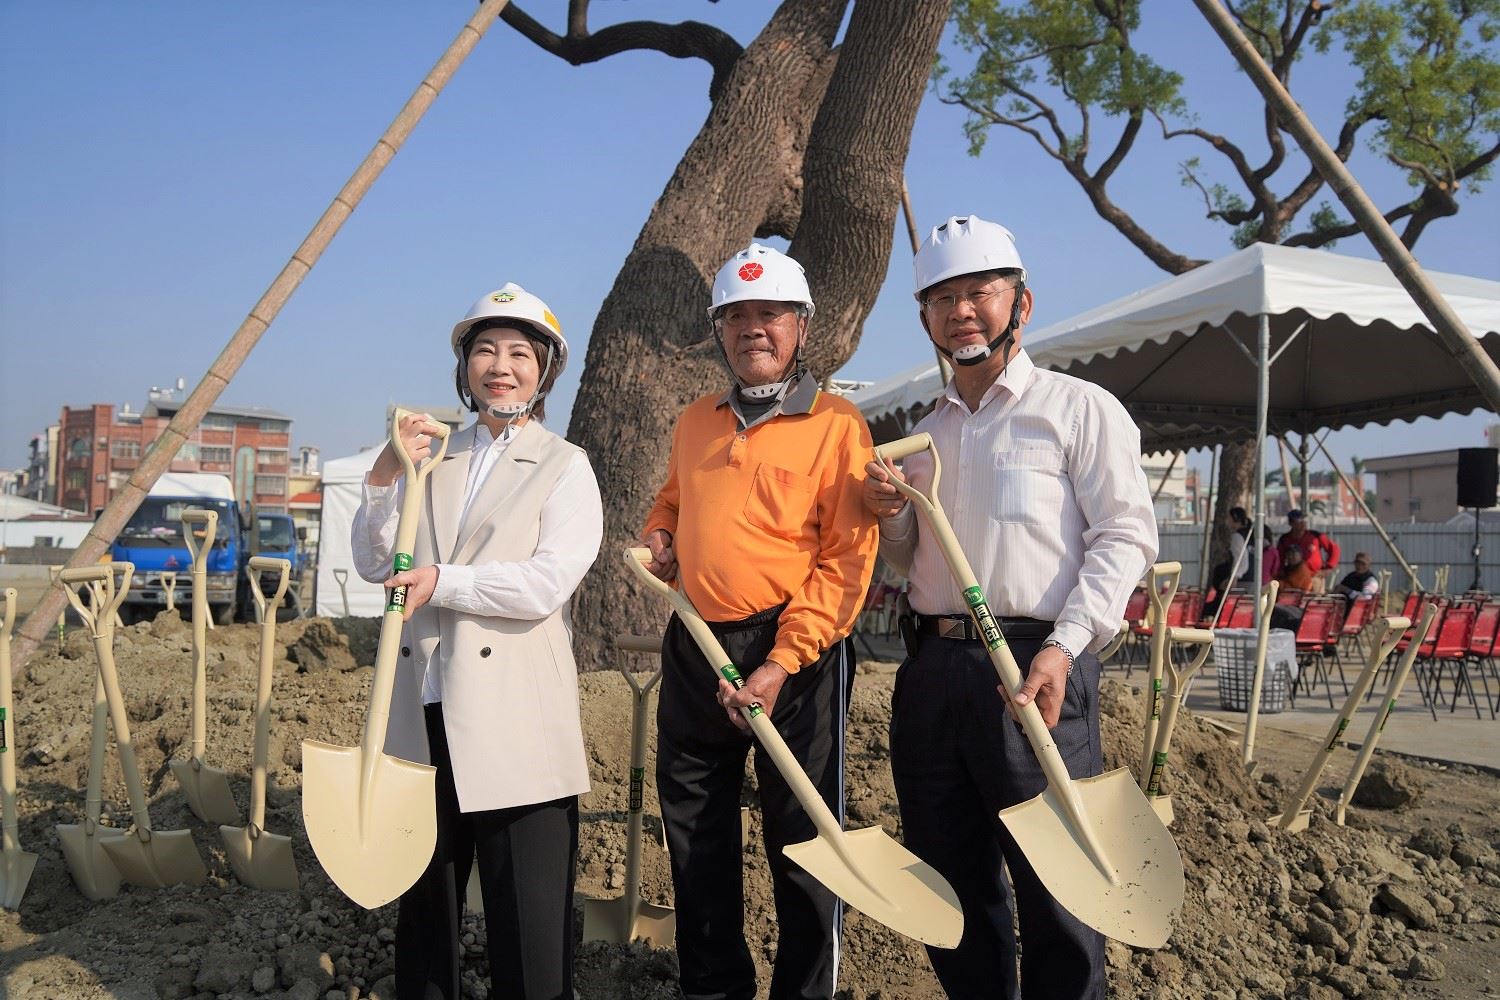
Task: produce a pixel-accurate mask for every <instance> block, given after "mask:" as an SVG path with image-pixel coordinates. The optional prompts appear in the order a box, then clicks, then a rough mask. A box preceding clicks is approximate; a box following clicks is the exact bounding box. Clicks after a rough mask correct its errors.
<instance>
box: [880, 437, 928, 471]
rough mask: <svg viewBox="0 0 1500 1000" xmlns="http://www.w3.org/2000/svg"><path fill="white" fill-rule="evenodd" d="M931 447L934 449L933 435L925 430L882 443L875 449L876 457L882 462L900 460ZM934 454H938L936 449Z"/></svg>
mask: <svg viewBox="0 0 1500 1000" xmlns="http://www.w3.org/2000/svg"><path fill="white" fill-rule="evenodd" d="M929 449H932V435H931V434H928V433H926V432H925V431H924V432H923V433H921V434H913V435H911V436H910V437H904V438H899V439H897V440H895V441H890V442H887V443H886V444H883V445H881V446H880V447H879V448H876V449H875V457H876V458H877V459H879V460H881V461H882V462H887V463H888V462H899V461H901V459H903V458H906V457H908V456H910V455H915V454H917V453H918V452H923V451H927V450H929ZM933 454H934V455H935V454H937V452H936V450H933Z"/></svg>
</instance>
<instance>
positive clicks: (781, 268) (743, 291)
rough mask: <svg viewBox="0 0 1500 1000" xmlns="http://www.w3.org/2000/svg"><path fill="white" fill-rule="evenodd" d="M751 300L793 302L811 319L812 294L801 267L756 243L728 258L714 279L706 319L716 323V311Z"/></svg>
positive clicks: (771, 248) (775, 250)
mask: <svg viewBox="0 0 1500 1000" xmlns="http://www.w3.org/2000/svg"><path fill="white" fill-rule="evenodd" d="M752 299H759V300H763V301H766V302H795V303H797V304H798V305H800V306H802V307H803V309H804V310H806V312H805V315H806V316H807V317H808V318H809V319H811V318H812V314H813V300H812V292H810V291H808V289H807V274H806V273H805V272H804V271H803V270H802V265H801V264H799V263H797V262H796V261H795V260H792V258H790V257H788V256H787V255H786V254H784V253H782V252H781V251H780V250H777V249H775V248H774V247H766V246H761V245H760V244H759V243H752V244H750V245H749V246H747V247H746V248H745V249H743V250H741V251H740V252H739V253H737V254H735V255H734V256H733V257H731V258H729V260H728V261H726V262H725V264H724V266H723V267H721V268H719V273H718V274H716V275H714V287H713V301H712V303H711V304H710V305H709V307H708V318H709V319H717V318H718V316H719V311H720V310H722V309H723V308H724V307H725V306H727V305H729V304H730V303H731V302H747V301H750V300H752Z"/></svg>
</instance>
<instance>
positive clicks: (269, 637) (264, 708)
mask: <svg viewBox="0 0 1500 1000" xmlns="http://www.w3.org/2000/svg"><path fill="white" fill-rule="evenodd" d="M291 572H292V564H291V561H290V560H288V559H277V558H275V557H273V556H254V557H252V558H251V559H250V561H249V563H247V564H246V566H245V573H246V575H247V576H249V577H250V593H251V594H252V595H253V596H254V598H255V605H256V607H258V608H260V612H261V615H260V661H259V663H258V664H257V668H258V669H257V673H256V679H255V756H254V757H253V758H251V762H250V768H251V770H250V823H249V826H248V827H247V829H249V830H250V831H251V833H250V835H251V837H259V836H260V831H261V830H262V829H263V828H264V827H265V825H266V758H267V757H268V756H269V755H270V750H271V678H272V666H273V663H272V661H273V658H274V657H275V655H276V608H278V607H279V606H280V605H281V598H282V597H283V596H284V595H285V594H286V588H287V584H288V583H289V582H290V579H291ZM262 573H276V574H278V579H277V584H276V594H275V596H274V597H272V598H270V599H269V600H267V599H266V595H265V592H264V591H262V590H261V586H260V578H261V574H262Z"/></svg>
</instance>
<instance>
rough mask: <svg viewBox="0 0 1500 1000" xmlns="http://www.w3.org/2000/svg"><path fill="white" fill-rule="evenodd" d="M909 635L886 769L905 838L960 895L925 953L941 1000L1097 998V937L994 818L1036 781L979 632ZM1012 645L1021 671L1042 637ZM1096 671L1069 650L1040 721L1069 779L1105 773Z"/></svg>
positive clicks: (1094, 664) (1034, 789)
mask: <svg viewBox="0 0 1500 1000" xmlns="http://www.w3.org/2000/svg"><path fill="white" fill-rule="evenodd" d="M919 642H920V645H919V646H918V647H917V653H916V655H915V656H912V657H908V658H907V659H906V661H905V662H904V663H902V664H901V669H900V671H899V672H898V673H897V674H896V688H895V693H894V695H893V697H892V703H891V770H892V772H893V774H894V777H895V781H896V796H897V798H898V799H899V801H900V806H901V825H902V831H903V834H902V836H903V840H904V841H905V843H906V846H907V847H908V848H909V849H910V850H911V851H912V852H913V853H915V854H916V855H917V856H918V857H920V858H921V859H922V860H924V861H926V862H927V863H929V864H930V865H932V866H933V867H934V868H936V869H937V870H938V871H939V872H940V873H941V874H942V875H943V877H945V878H946V879H947V880H948V881H949V883H950V884H952V886H953V888H954V890H955V891H957V893H958V898H959V901H960V902H961V903H962V904H963V910H964V936H963V940H962V941H961V942H960V943H959V946H958V947H957V948H956V949H952V950H948V949H942V948H928V949H927V954H928V957H929V958H930V959H931V961H932V967H933V970H934V971H935V972H936V973H937V976H938V981H939V982H941V983H942V984H943V989H944V990H946V991H947V993H948V996H949V997H952V998H953V1000H993V998H995V997H1005V998H1009V1000H1019V998H1020V997H1021V996H1022V995H1023V994H1024V996H1025V997H1026V998H1027V1000H1034V998H1056V1000H1082V998H1101V997H1103V996H1104V968H1105V967H1104V938H1103V937H1102V936H1101V935H1100V934H1099V933H1098V932H1096V931H1094V930H1093V929H1091V928H1089V927H1087V926H1085V925H1084V924H1082V923H1081V922H1079V921H1078V920H1077V919H1076V918H1075V917H1074V916H1073V915H1072V914H1070V913H1068V912H1067V911H1066V910H1064V909H1063V908H1062V907H1060V906H1058V905H1057V902H1056V901H1055V900H1053V898H1052V896H1051V894H1049V893H1048V892H1047V890H1046V888H1044V887H1043V886H1042V883H1041V881H1040V880H1039V879H1038V878H1037V876H1036V873H1035V872H1034V871H1033V870H1032V868H1031V865H1030V864H1029V863H1028V862H1027V860H1026V857H1025V855H1023V854H1022V853H1021V851H1020V849H1019V848H1018V847H1017V846H1016V843H1015V841H1014V840H1013V839H1012V838H1011V836H1010V834H1009V833H1008V832H1007V831H1006V829H1005V826H1004V824H1002V823H1001V822H1000V819H999V817H998V815H997V813H998V812H999V811H1000V810H1001V809H1003V808H1005V807H1006V806H1011V805H1015V804H1016V803H1018V802H1024V801H1026V800H1027V799H1030V798H1032V797H1033V796H1036V795H1038V794H1040V793H1041V792H1042V791H1043V790H1044V789H1045V788H1046V787H1047V779H1046V777H1045V776H1044V775H1043V774H1042V770H1041V765H1040V764H1038V763H1037V760H1036V756H1035V754H1033V753H1032V750H1031V744H1030V743H1028V742H1027V740H1026V735H1025V733H1023V732H1022V731H1021V728H1020V726H1019V725H1018V724H1016V723H1015V722H1013V721H1012V720H1011V718H1010V716H1009V715H1007V714H1006V711H1005V702H1004V699H1002V698H1001V696H1000V693H999V691H998V690H997V689H996V684H997V682H998V677H997V674H996V673H995V668H994V666H993V665H992V664H991V663H990V660H989V656H988V654H987V653H986V652H985V649H984V647H983V645H982V644H981V643H979V642H977V641H964V640H952V639H941V638H938V637H936V636H922V637H920V639H919ZM1010 647H1011V651H1012V652H1013V653H1014V654H1015V657H1016V661H1017V663H1018V664H1019V665H1020V667H1021V671H1022V673H1023V674H1024V673H1025V671H1026V667H1027V666H1028V665H1029V664H1030V663H1031V658H1032V657H1033V656H1035V655H1036V653H1037V651H1038V650H1039V649H1040V648H1041V641H1040V640H1017V641H1014V642H1012V643H1011V644H1010ZM1099 669H1100V668H1099V661H1098V659H1097V658H1095V657H1093V656H1089V655H1083V656H1079V657H1078V658H1077V662H1076V664H1075V666H1074V669H1073V676H1072V677H1071V678H1070V679H1069V681H1068V693H1067V698H1066V700H1065V701H1064V704H1063V711H1062V718H1061V720H1060V721H1059V722H1058V725H1057V728H1056V729H1054V730H1053V731H1052V735H1053V738H1054V739H1055V740H1056V742H1057V748H1058V751H1059V752H1060V753H1061V754H1062V757H1063V761H1064V762H1065V763H1066V764H1067V767H1068V772H1069V773H1070V774H1071V775H1073V777H1075V778H1082V777H1088V776H1090V775H1095V774H1099V773H1100V772H1101V771H1102V770H1103V754H1102V751H1101V748H1100V741H1099ZM1007 868H1008V869H1009V873H1010V877H1009V880H1007V878H1006V870H1007ZM1012 887H1013V888H1014V901H1015V902H1014V905H1015V906H1016V908H1017V909H1018V911H1019V916H1020V928H1021V946H1020V948H1019V951H1020V972H1019V978H1018V976H1017V967H1016V966H1017V962H1016V955H1017V951H1018V949H1017V944H1016V936H1015V932H1014V928H1013V925H1012V920H1013V916H1014V914H1013V911H1012V891H1011V890H1012Z"/></svg>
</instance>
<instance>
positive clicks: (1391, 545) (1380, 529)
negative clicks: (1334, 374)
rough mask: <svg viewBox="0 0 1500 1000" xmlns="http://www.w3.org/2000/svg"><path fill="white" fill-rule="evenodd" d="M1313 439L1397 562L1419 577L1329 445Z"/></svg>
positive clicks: (1410, 573)
mask: <svg viewBox="0 0 1500 1000" xmlns="http://www.w3.org/2000/svg"><path fill="white" fill-rule="evenodd" d="M1313 440H1314V441H1316V442H1317V444H1318V448H1319V449H1321V450H1322V452H1323V457H1324V458H1326V459H1328V464H1329V465H1331V466H1333V473H1334V475H1336V476H1338V477H1339V482H1341V483H1343V484H1344V489H1346V490H1348V491H1349V493H1350V495H1352V496H1353V497H1354V502H1355V503H1357V504H1359V509H1360V510H1362V511H1364V512H1365V517H1367V518H1369V520H1370V524H1372V525H1374V527H1375V532H1376V534H1378V535H1380V540H1381V541H1383V542H1385V547H1386V548H1388V549H1390V550H1391V555H1393V556H1395V557H1396V562H1398V563H1400V564H1401V568H1402V569H1404V570H1406V573H1407V575H1408V576H1410V577H1411V578H1412V579H1413V580H1415V579H1416V578H1417V571H1416V570H1415V569H1413V568H1412V565H1411V563H1409V562H1407V561H1406V557H1405V556H1403V555H1402V554H1401V550H1400V549H1398V548H1396V542H1395V541H1394V540H1393V539H1392V538H1391V536H1390V535H1388V534H1387V533H1386V530H1385V526H1384V525H1382V524H1381V523H1380V518H1378V517H1376V516H1375V512H1374V511H1373V510H1371V509H1370V505H1369V504H1367V503H1365V498H1364V496H1363V494H1361V493H1360V492H1359V490H1357V489H1355V488H1354V484H1353V483H1351V482H1350V481H1349V477H1348V476H1346V475H1344V470H1343V469H1340V468H1339V463H1337V462H1335V461H1334V460H1333V455H1332V454H1330V453H1329V451H1328V446H1327V445H1325V444H1324V443H1323V441H1322V439H1320V438H1313Z"/></svg>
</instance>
